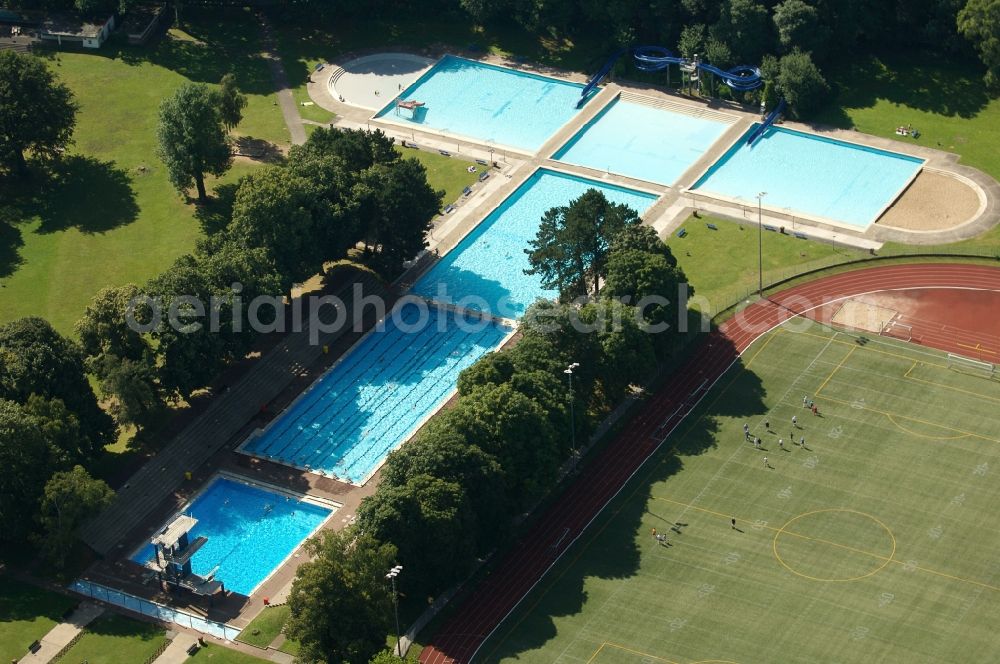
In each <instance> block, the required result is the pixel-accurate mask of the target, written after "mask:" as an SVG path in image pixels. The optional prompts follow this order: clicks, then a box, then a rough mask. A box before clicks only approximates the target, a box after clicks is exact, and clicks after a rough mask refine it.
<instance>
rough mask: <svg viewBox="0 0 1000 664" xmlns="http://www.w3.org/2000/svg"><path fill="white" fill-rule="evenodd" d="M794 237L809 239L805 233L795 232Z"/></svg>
mask: <svg viewBox="0 0 1000 664" xmlns="http://www.w3.org/2000/svg"><path fill="white" fill-rule="evenodd" d="M795 237H797V238H799V239H800V240H808V239H809V236H808V235H806V234H805V233H796V234H795Z"/></svg>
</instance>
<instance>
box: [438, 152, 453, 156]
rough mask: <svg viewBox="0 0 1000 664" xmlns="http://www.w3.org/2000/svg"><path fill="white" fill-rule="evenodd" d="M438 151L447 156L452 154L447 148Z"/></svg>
mask: <svg viewBox="0 0 1000 664" xmlns="http://www.w3.org/2000/svg"><path fill="white" fill-rule="evenodd" d="M438 152H440V153H441V155H443V156H445V157H450V156H451V153H450V152H448V151H447V150H438Z"/></svg>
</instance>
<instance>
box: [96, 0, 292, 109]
mask: <svg viewBox="0 0 1000 664" xmlns="http://www.w3.org/2000/svg"><path fill="white" fill-rule="evenodd" d="M181 18H182V25H180V26H179V29H180V30H183V31H184V32H185V33H187V34H188V35H189V36H190V37H191V39H182V38H179V37H175V36H172V35H169V34H168V35H165V36H164V37H163V38H162V39H160V41H159V42H157V43H156V45H155V46H153V47H133V46H129V45H127V44H118V45H117V47H111V48H108V49H106V50H104V51H102V52H101V53H99V54H100V55H104V56H105V57H111V58H116V59H121V60H122V61H123V62H125V63H127V64H131V65H139V64H142V63H146V62H148V63H151V64H154V65H158V66H160V67H163V68H165V69H169V70H171V71H174V72H177V73H178V74H181V75H182V76H184V77H185V78H188V79H190V80H191V81H194V82H196V83H212V84H214V83H218V82H219V80H220V79H221V78H222V77H223V76H224V75H225V74H227V73H232V74H233V75H235V76H236V84H237V86H238V87H239V88H240V90H241V91H242V92H245V93H247V94H254V95H267V94H271V93H272V92H274V83H273V82H272V81H271V75H270V72H269V71H268V68H267V62H266V61H265V60H264V58H263V56H262V55H261V50H262V45H261V42H260V26H259V25H258V24H256V23H255V22H253V21H252V20H251V16H250V14H249V13H247V12H245V11H243V10H239V9H227V10H198V9H196V8H190V9H187V10H185V13H184V15H183V16H182V17H181Z"/></svg>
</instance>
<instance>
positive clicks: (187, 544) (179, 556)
mask: <svg viewBox="0 0 1000 664" xmlns="http://www.w3.org/2000/svg"><path fill="white" fill-rule="evenodd" d="M197 524H198V519H196V518H194V517H193V516H189V515H187V514H178V515H177V516H175V517H174V519H173V520H172V521H171V522H170V523H169V524H167V525H166V526H165V527H164V528H163V530H161V531H160V532H158V533H157V534H156V535H154V536H153V537H152V538H151V539H150V543H151V544H152V545H153V549H154V550H155V552H156V555H155V556H154V558H153V560H151V561H150V562H149V566H150V567H152V568H153V569H154V570H156V572H157V576H158V577H159V579H160V581H161V582H162V583H163V584H165V585H166V587H167V588H168V589H171V588H182V589H184V590H187V591H189V592H192V593H194V594H195V595H209V596H210V595H214V594H216V593H218V592H224V591H225V589H226V588H225V585H224V584H223V583H222V582H221V581H218V580H216V578H215V573H216V572H217V571H218V567H216V568H215V569H214V570H212V571H211V572H210V573H208V574H206V575H204V576H202V575H199V574H195V573H194V572H193V571H192V569H191V559H192V558H193V557H194V554H196V553H198V550H199V549H201V547H203V546H205V544H206V543H207V542H208V538H207V537H204V536H201V535H199V536H198V537H195V538H194V539H192V538H191V537H190V533H191V530H192V529H193V528H194V527H195V526H196V525H197Z"/></svg>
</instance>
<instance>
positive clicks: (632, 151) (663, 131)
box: [553, 99, 729, 185]
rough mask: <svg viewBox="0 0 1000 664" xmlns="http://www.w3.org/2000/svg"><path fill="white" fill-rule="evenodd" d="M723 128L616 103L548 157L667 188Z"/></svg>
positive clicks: (647, 107)
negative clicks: (663, 185) (552, 155)
mask: <svg viewBox="0 0 1000 664" xmlns="http://www.w3.org/2000/svg"><path fill="white" fill-rule="evenodd" d="M728 128H729V125H727V124H725V123H723V122H717V121H715V120H706V119H704V118H698V117H693V116H690V115H684V114H682V113H673V112H671V111H667V110H664V109H661V108H653V107H652V106H646V105H643V104H634V103H631V102H627V101H621V100H620V99H618V100H615V101H614V102H612V103H611V104H609V105H608V106H606V107H605V108H604V109H602V110H601V112H600V113H598V114H597V116H596V117H594V119H592V120H591V121H590V122H588V123H587V124H586V125H584V126H583V128H581V129H580V131H578V132H577V133H576V135H574V136H573V138H571V139H570V140H569V141H568V142H567V143H566V145H564V146H563V147H562V148H560V149H559V151H558V152H556V154H555V155H554V157H553V158H554V159H557V160H559V161H565V162H566V163H569V164H577V165H579V166H589V167H590V168H596V169H598V170H602V171H605V170H607V171H611V172H612V173H619V174H621V175H627V176H629V177H633V178H637V179H639V180H648V181H650V182H658V183H660V184H666V185H669V184H673V183H674V182H676V181H677V179H678V178H679V177H680V176H681V174H682V173H684V171H686V170H687V169H688V168H690V167H691V165H692V164H694V162H696V161H698V159H699V158H700V157H701V155H702V154H704V153H705V151H706V150H708V148H710V147H711V146H712V144H713V143H714V142H715V141H716V140H717V139H718V138H719V137H720V136H722V134H723V133H724V132H725V131H726V129H728Z"/></svg>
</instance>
